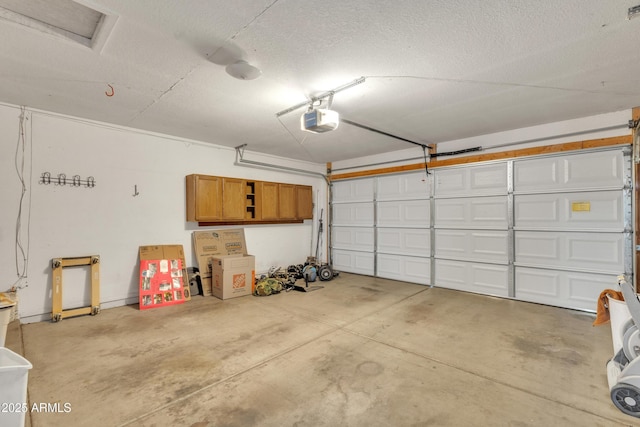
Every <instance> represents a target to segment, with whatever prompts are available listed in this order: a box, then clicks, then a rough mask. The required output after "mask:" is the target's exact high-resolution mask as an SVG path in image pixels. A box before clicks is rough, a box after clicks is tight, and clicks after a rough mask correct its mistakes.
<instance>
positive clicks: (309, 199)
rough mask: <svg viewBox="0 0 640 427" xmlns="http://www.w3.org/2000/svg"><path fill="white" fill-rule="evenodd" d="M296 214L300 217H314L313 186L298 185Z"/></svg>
mask: <svg viewBox="0 0 640 427" xmlns="http://www.w3.org/2000/svg"><path fill="white" fill-rule="evenodd" d="M296 203H297V206H296V216H297V217H298V218H300V219H313V187H310V186H308V185H296Z"/></svg>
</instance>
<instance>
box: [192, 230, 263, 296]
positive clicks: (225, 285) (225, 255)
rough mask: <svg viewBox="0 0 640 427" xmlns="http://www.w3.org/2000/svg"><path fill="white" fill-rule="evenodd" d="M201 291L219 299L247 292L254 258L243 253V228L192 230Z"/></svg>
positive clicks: (250, 292)
mask: <svg viewBox="0 0 640 427" xmlns="http://www.w3.org/2000/svg"><path fill="white" fill-rule="evenodd" d="M193 248H194V251H195V253H196V257H197V259H198V268H199V269H200V278H201V280H202V292H203V294H204V295H213V296H215V297H218V298H220V299H228V298H236V297H241V296H244V295H251V294H252V292H253V286H254V281H255V257H254V256H253V255H249V254H247V243H246V241H245V238H244V229H243V228H231V229H223V230H207V231H194V232H193Z"/></svg>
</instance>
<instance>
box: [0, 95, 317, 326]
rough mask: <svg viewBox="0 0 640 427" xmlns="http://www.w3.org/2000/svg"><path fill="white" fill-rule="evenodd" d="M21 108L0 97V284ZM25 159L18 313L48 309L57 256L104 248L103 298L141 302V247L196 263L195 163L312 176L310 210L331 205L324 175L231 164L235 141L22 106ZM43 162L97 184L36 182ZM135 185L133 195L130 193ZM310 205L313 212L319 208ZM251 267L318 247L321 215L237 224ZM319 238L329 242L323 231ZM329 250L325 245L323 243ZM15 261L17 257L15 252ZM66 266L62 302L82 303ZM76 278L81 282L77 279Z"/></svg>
mask: <svg viewBox="0 0 640 427" xmlns="http://www.w3.org/2000/svg"><path fill="white" fill-rule="evenodd" d="M19 115H20V109H19V108H17V107H14V106H10V105H0V139H1V142H0V153H2V154H1V155H0V179H1V184H0V189H1V200H2V210H0V291H4V290H7V289H9V288H10V286H11V285H12V284H13V283H14V282H15V281H16V279H17V273H16V256H15V240H16V236H15V233H16V218H17V214H18V208H19V198H20V188H21V187H20V182H19V180H18V178H17V173H16V167H15V154H16V146H17V140H18V130H19ZM27 115H28V119H29V120H28V121H27V122H26V130H27V132H26V136H25V138H26V142H27V148H29V147H31V148H32V149H31V151H29V150H28V151H27V152H26V162H25V168H26V173H27V181H28V182H27V190H28V191H27V193H26V199H25V203H24V207H25V208H27V207H28V205H29V202H30V204H31V210H30V212H28V211H26V212H24V215H23V217H22V240H23V242H24V243H25V244H26V243H27V233H28V237H29V238H28V242H29V243H30V246H29V249H30V251H29V259H28V270H27V273H28V279H27V280H26V281H23V282H22V285H26V287H24V288H22V289H20V290H19V312H20V316H21V318H22V321H23V322H29V321H37V320H44V319H48V318H49V317H50V313H51V268H50V262H51V259H52V258H56V257H74V256H84V255H91V254H98V255H100V256H101V302H102V307H103V308H108V307H112V306H118V305H123V304H125V303H135V302H137V298H138V297H137V295H138V290H137V289H138V283H137V279H136V277H137V270H138V268H139V267H138V247H139V246H141V245H157V244H182V245H183V247H184V249H185V256H186V260H187V264H188V265H189V266H192V265H196V260H195V256H194V254H193V251H192V246H191V233H192V231H194V230H199V229H203V228H202V227H198V225H197V224H196V223H191V222H186V221H185V176H186V175H188V174H192V173H200V174H208V175H220V176H231V177H239V178H247V179H257V180H266V181H277V182H285V183H295V184H302V185H311V186H313V190H314V199H316V201H317V202H319V203H320V205H318V204H316V211H319V209H320V208H324V209H325V212H326V211H327V205H326V200H327V192H326V190H327V189H326V184H325V181H324V179H322V178H321V177H315V176H309V175H298V174H291V173H287V172H280V171H274V170H266V169H256V168H250V167H245V166H235V165H234V161H235V150H233V149H229V148H224V147H220V146H214V145H211V144H204V143H200V142H197V141H188V140H184V139H178V138H173V137H169V136H163V135H158V134H151V133H145V132H140V131H136V130H132V129H126V128H120V127H113V126H110V125H106V124H100V123H95V122H87V121H83V120H78V119H74V118H70V117H63V116H58V115H54V114H49V113H46V112H40V111H27ZM249 150H250V145H249V147H248V149H247V152H246V154H245V157H246V158H249V159H252V160H260V161H261V162H266V163H277V164H279V165H282V166H287V167H294V168H298V169H305V170H311V171H317V172H319V173H323V172H324V170H325V167H326V166H325V165H323V164H313V163H308V164H307V163H303V162H299V161H296V162H294V161H289V160H287V159H281V158H272V157H269V156H263V155H257V154H252V153H250V151H249ZM43 172H50V173H51V175H52V177H55V176H57V174H59V173H65V174H66V175H67V177H68V178H71V176H73V175H80V176H81V177H82V178H83V179H86V178H87V177H88V176H93V177H94V178H95V182H96V186H95V188H92V189H89V188H73V187H70V186H68V185H67V186H57V185H54V184H50V185H42V184H39V183H38V182H39V177H40V175H41V174H42V173H43ZM135 186H137V190H138V192H139V195H137V196H135V197H134V195H133V194H134V188H135ZM315 213H316V212H315V211H314V216H315ZM243 227H244V228H245V235H246V240H247V247H248V250H249V253H251V254H253V255H255V256H256V270H257V272H264V271H266V270H268V269H269V267H271V266H274V265H277V266H283V267H286V266H288V265H290V264H298V263H302V262H304V261H305V260H306V257H307V256H308V255H311V253H310V251H311V249H312V248H313V249H314V250H315V243H312V238H313V239H315V237H316V236H315V234H316V233H317V228H316V227H317V225H315V224H314V223H313V222H312V221H305V222H304V223H303V224H287V225H251V226H243ZM323 242H327V238H326V236H325V237H324V238H323ZM322 254H323V258H326V254H327V250H326V249H325V250H322ZM20 264H22V261H21V260H20ZM72 270H75V269H65V271H64V275H63V278H64V289H63V290H64V303H65V308H72V307H76V306H84V305H88V304H87V303H86V301H87V298H88V295H86V286H85V285H86V283H85V282H86V277H85V273H84V272H83V271H82V268H80V269H79V270H78V271H72ZM76 282H77V283H76Z"/></svg>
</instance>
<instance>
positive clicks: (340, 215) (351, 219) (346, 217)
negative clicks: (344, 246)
mask: <svg viewBox="0 0 640 427" xmlns="http://www.w3.org/2000/svg"><path fill="white" fill-rule="evenodd" d="M332 220H333V224H334V225H338V226H344V225H363V226H373V221H374V218H373V202H370V203H340V204H334V205H333V218H332Z"/></svg>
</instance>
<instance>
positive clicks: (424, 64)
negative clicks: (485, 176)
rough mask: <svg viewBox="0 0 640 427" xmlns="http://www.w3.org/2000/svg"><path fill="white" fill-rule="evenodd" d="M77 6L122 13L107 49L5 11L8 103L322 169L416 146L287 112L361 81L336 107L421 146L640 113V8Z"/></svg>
mask: <svg viewBox="0 0 640 427" xmlns="http://www.w3.org/2000/svg"><path fill="white" fill-rule="evenodd" d="M78 2H79V3H82V4H86V5H89V6H91V7H93V8H95V9H98V10H99V11H100V12H103V13H106V14H107V15H111V16H114V17H117V21H116V22H115V25H113V28H112V29H111V31H110V32H109V34H108V37H107V38H106V40H103V42H104V43H103V44H101V48H96V49H91V48H88V47H86V46H82V45H80V44H77V43H73V42H70V41H68V40H63V39H61V38H60V37H56V36H52V35H49V34H45V33H43V32H40V31H37V30H34V29H32V28H27V27H24V26H21V25H15V24H12V23H9V22H7V21H6V20H4V19H1V18H2V15H0V39H2V43H0V64H2V65H1V66H0V102H5V103H10V104H16V105H24V106H27V107H32V108H37V109H43V110H49V111H54V112H59V113H63V114H68V115H72V116H78V117H84V118H88V119H93V120H99V121H103V122H108V123H114V124H118V125H124V126H130V127H134V128H139V129H144V130H150V131H154V132H161V133H166V134H170V135H175V136H179V137H185V138H190V139H196V140H201V141H205V142H211V143H215V144H220V145H227V146H230V147H234V146H238V145H241V144H248V146H247V150H249V151H253V152H261V153H269V154H273V155H278V156H284V157H289V158H294V159H302V160H308V161H314V162H319V163H324V162H330V161H338V160H345V159H349V158H354V157H360V156H366V155H371V154H379V153H385V152H389V151H394V150H400V149H406V148H409V147H410V146H409V145H408V144H407V143H405V142H402V141H399V140H396V139H393V138H389V137H386V136H382V135H379V134H376V133H373V132H370V131H366V130H363V129H360V128H357V127H354V126H350V125H348V124H346V123H342V124H341V125H340V126H339V128H338V129H337V130H335V131H333V132H329V133H325V134H319V135H315V134H310V133H307V132H302V131H300V129H299V128H300V124H299V122H300V115H301V114H302V113H303V112H304V111H305V109H304V108H301V109H298V110H296V111H294V112H291V113H289V114H286V115H284V116H282V117H280V118H278V117H276V113H277V112H278V111H281V110H284V109H286V108H288V107H291V106H293V105H296V104H298V103H300V102H304V101H305V100H307V99H309V98H310V97H313V96H316V95H319V94H321V93H324V92H327V91H330V90H332V89H334V88H337V87H339V86H342V85H344V84H346V83H349V82H351V81H353V80H354V79H357V78H359V77H361V76H365V77H366V81H365V82H364V83H362V84H360V85H358V86H355V87H353V88H350V89H347V90H344V91H342V92H339V93H337V94H336V95H335V97H334V99H333V104H332V109H334V110H337V111H338V112H339V113H340V114H341V115H342V116H343V117H345V118H348V119H350V120H352V121H355V122H357V123H361V124H364V125H367V126H370V127H373V128H377V129H380V130H383V131H385V132H387V133H391V134H394V135H398V136H401V137H403V138H407V139H411V140H414V141H417V142H420V143H441V142H445V141H450V140H455V139H460V138H466V137H471V136H476V135H483V134H487V133H493V132H499V131H503V130H508V129H514V128H520V127H526V126H533V125H537V124H543V123H548V122H554V121H560V120H567V119H572V118H577V117H584V116H589V115H595V114H600V113H606V112H612V111H619V110H623V109H627V108H631V107H634V106H638V105H640V49H639V46H640V17H638V18H635V19H631V20H627V10H628V8H629V7H632V6H635V5H636V4H637V3H640V0H631V1H627V0H562V1H546V2H531V1H530V0H526V1H524V0H484V1H481V2H480V1H470V0H449V1H446V2H444V1H432V0H399V1H396V2H382V1H379V2H372V1H365V0H351V1H346V2H345V1H342V0H325V1H322V2H318V1H310V0H244V1H238V2H233V1H228V0H208V1H205V0H200V1H189V2H177V1H175V0H136V1H131V0H92V1H91V2H88V1H78ZM103 36H104V35H103ZM237 59H245V60H247V61H249V62H250V63H251V64H254V65H255V66H257V67H259V68H260V69H261V70H262V76H261V77H260V78H258V79H256V80H251V81H242V80H237V79H234V78H232V77H230V76H229V75H228V74H226V72H225V65H226V64H228V63H230V62H232V61H233V60H237ZM109 85H110V86H109ZM112 88H113V90H112ZM111 94H112V96H108V95H111ZM442 149H443V150H446V144H445V145H443V146H442Z"/></svg>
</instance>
